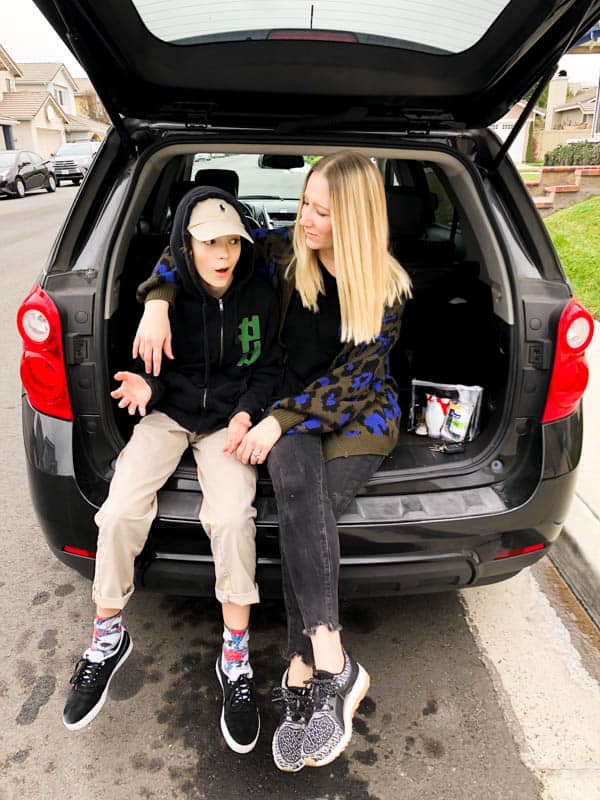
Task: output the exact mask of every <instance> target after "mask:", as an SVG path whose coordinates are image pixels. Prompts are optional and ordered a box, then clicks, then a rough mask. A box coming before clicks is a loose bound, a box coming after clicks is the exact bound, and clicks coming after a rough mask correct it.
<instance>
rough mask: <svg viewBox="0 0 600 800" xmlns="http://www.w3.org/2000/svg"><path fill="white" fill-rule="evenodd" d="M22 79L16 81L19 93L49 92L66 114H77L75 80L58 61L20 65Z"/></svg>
mask: <svg viewBox="0 0 600 800" xmlns="http://www.w3.org/2000/svg"><path fill="white" fill-rule="evenodd" d="M19 69H20V70H21V77H19V78H17V80H16V89H17V91H18V92H48V93H49V94H51V95H52V97H54V99H55V100H56V102H57V103H58V104H59V106H60V107H61V108H62V110H63V111H64V112H65V114H75V113H77V112H76V108H75V92H77V91H78V89H77V84H76V83H75V80H74V79H73V78H72V77H71V74H70V72H69V70H68V69H67V68H66V67H65V65H64V64H60V63H59V62H57V61H52V62H33V63H26V64H25V63H23V64H19Z"/></svg>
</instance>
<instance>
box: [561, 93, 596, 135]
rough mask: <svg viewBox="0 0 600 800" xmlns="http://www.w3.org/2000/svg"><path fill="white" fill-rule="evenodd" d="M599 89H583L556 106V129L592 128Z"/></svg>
mask: <svg viewBox="0 0 600 800" xmlns="http://www.w3.org/2000/svg"><path fill="white" fill-rule="evenodd" d="M597 93H598V90H597V89H594V88H593V87H591V88H587V89H583V90H581V91H578V92H576V93H575V94H573V95H572V96H571V97H568V98H567V100H566V102H565V103H564V104H563V105H559V106H556V107H555V108H554V109H553V111H554V115H553V117H554V128H555V130H564V129H565V128H590V129H591V127H592V120H593V119H594V108H595V106H596V95H597Z"/></svg>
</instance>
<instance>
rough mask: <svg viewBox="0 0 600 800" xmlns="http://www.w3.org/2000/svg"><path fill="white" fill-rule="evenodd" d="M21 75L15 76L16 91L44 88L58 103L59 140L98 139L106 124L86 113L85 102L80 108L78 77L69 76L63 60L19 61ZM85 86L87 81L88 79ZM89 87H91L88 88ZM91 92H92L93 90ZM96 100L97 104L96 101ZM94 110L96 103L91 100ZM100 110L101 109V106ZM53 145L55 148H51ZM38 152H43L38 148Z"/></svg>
mask: <svg viewBox="0 0 600 800" xmlns="http://www.w3.org/2000/svg"><path fill="white" fill-rule="evenodd" d="M18 66H19V69H20V70H21V73H22V74H21V77H20V78H18V79H17V80H16V89H17V92H18V93H24V92H27V91H29V92H32V91H33V92H40V91H46V92H47V93H48V94H49V95H51V96H52V98H53V99H54V100H55V101H56V102H57V103H58V105H59V106H60V108H61V109H62V112H63V113H64V115H65V119H64V138H63V141H67V142H78V141H86V140H90V139H91V140H93V141H100V140H102V139H103V138H104V136H105V134H106V130H107V128H108V125H107V124H106V123H107V122H108V119H106V121H105V122H103V121H98V119H97V117H95V116H93V115H90V114H88V113H87V104H86V107H85V108H82V104H81V101H80V100H78V97H79V95H80V94H81V90H80V87H79V85H78V81H77V80H76V79H75V78H73V77H72V76H71V73H70V72H69V70H68V69H67V68H66V67H65V65H64V64H61V63H59V62H34V63H23V64H19V65H18ZM88 83H89V86H90V87H91V83H90V82H89V81H88ZM92 91H93V89H92ZM94 94H95V92H94ZM99 102H100V101H99V100H98V104H99ZM91 105H92V106H93V108H92V110H93V111H94V112H95V111H96V108H97V106H96V104H95V103H92V104H91ZM102 110H103V109H102ZM55 149H56V148H55ZM38 152H40V153H41V155H45V153H43V152H42V151H41V150H39V151H38Z"/></svg>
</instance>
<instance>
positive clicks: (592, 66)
mask: <svg viewBox="0 0 600 800" xmlns="http://www.w3.org/2000/svg"><path fill="white" fill-rule="evenodd" d="M100 1H101V0H100ZM0 44H1V45H2V46H3V47H4V49H5V50H6V51H7V52H8V54H9V56H10V57H11V58H12V59H13V60H14V61H17V62H19V61H61V62H63V63H64V64H66V66H67V69H68V70H69V72H70V73H71V75H72V76H73V77H74V78H79V77H81V76H84V75H85V70H84V69H83V68H82V67H81V66H80V65H79V63H78V62H77V60H76V59H75V58H74V57H73V56H72V55H71V53H70V51H69V50H68V49H67V47H66V46H65V45H64V44H63V43H62V41H61V40H60V39H59V37H58V36H57V34H56V33H55V32H54V29H53V28H52V27H51V26H50V25H49V23H48V22H46V19H45V17H44V16H43V15H42V13H41V12H40V11H39V10H38V8H37V6H36V5H35V4H34V3H33V0H0ZM560 66H561V68H562V69H566V70H567V74H568V76H569V79H570V80H571V81H573V82H581V83H586V84H588V85H595V84H597V82H598V76H599V74H600V55H593V56H589V55H574V56H565V57H564V58H563V59H561V62H560Z"/></svg>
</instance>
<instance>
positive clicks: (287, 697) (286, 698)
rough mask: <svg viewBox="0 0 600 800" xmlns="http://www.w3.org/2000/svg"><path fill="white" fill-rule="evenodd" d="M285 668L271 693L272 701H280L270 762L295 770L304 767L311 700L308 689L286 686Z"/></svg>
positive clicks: (279, 766) (286, 672)
mask: <svg viewBox="0 0 600 800" xmlns="http://www.w3.org/2000/svg"><path fill="white" fill-rule="evenodd" d="M287 675H288V671H287V669H286V671H285V672H284V673H283V678H282V679H281V686H276V687H275V688H274V689H273V692H272V699H273V702H274V703H279V702H283V704H284V706H283V712H282V714H281V718H280V720H279V725H278V726H277V728H276V729H275V733H274V734H273V745H272V750H273V761H274V762H275V766H276V767H278V769H280V770H282V771H283V772H298V771H299V770H301V769H302V767H303V766H304V759H303V757H302V740H303V739H304V731H305V730H306V726H307V724H308V720H309V719H310V715H311V711H312V701H311V696H310V689H296V690H294V689H290V688H289V687H288V685H287Z"/></svg>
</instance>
